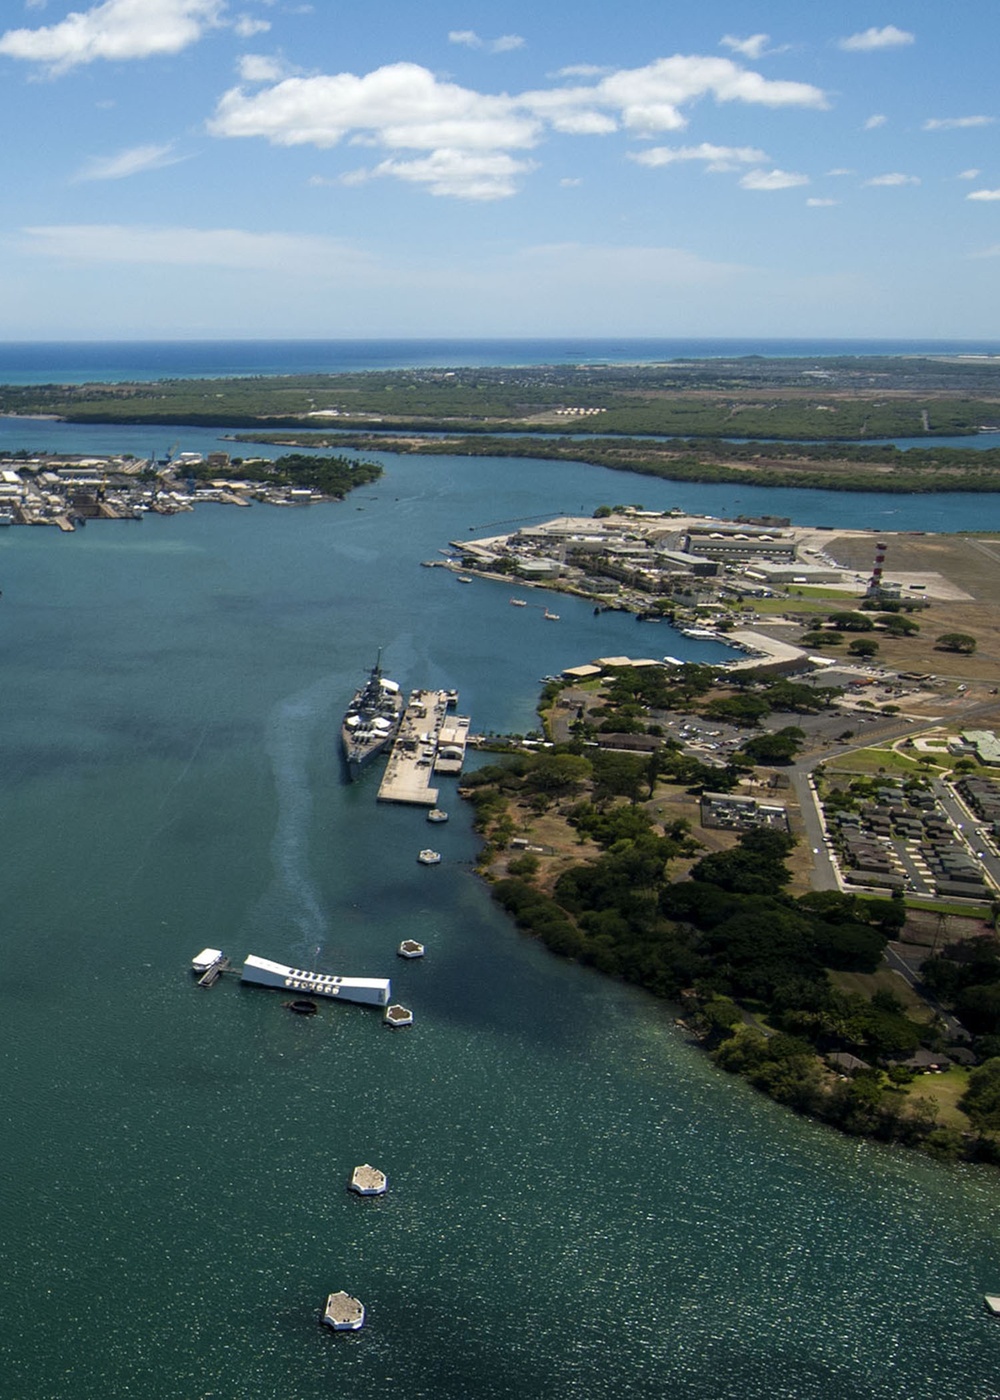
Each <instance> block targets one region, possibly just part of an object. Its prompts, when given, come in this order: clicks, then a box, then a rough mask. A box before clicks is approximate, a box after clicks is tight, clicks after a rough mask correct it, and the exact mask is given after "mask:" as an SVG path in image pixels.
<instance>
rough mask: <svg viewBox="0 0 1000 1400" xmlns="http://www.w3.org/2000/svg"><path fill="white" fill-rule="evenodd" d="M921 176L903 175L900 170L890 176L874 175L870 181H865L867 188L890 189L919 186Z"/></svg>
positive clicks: (892, 172)
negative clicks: (896, 186)
mask: <svg viewBox="0 0 1000 1400" xmlns="http://www.w3.org/2000/svg"><path fill="white" fill-rule="evenodd" d="M919 184H920V176H919V175H902V174H901V173H900V172H899V171H898V170H893V171H891V172H890V173H889V174H888V175H873V176H872V178H871V179H870V180H865V181H864V186H865V187H873V188H878V187H880V186H881V187H889V186H892V185H919Z"/></svg>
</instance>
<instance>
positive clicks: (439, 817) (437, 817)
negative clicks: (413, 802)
mask: <svg viewBox="0 0 1000 1400" xmlns="http://www.w3.org/2000/svg"><path fill="white" fill-rule="evenodd" d="M427 820H428V821H429V822H446V821H447V820H448V813H447V812H443V811H442V810H441V808H440V807H432V808H431V810H430V811H429V812H428V813H427Z"/></svg>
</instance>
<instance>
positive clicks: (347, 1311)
mask: <svg viewBox="0 0 1000 1400" xmlns="http://www.w3.org/2000/svg"><path fill="white" fill-rule="evenodd" d="M323 1321H324V1323H325V1324H326V1326H327V1327H332V1328H333V1330H334V1331H335V1332H357V1331H360V1329H361V1328H362V1327H363V1326H364V1325H365V1307H364V1304H363V1303H360V1302H359V1301H358V1299H357V1298H352V1297H351V1295H350V1294H349V1293H331V1294H330V1296H329V1297H328V1298H327V1300H326V1307H325V1308H324V1309H323Z"/></svg>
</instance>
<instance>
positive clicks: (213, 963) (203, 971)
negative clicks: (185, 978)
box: [191, 948, 230, 987]
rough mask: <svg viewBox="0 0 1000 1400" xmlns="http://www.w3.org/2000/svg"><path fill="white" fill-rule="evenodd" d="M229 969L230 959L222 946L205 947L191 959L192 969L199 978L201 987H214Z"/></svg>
mask: <svg viewBox="0 0 1000 1400" xmlns="http://www.w3.org/2000/svg"><path fill="white" fill-rule="evenodd" d="M229 970H230V962H229V959H228V958H227V957H226V955H225V953H223V951H222V949H221V948H203V949H202V950H201V952H200V953H198V954H197V956H196V957H193V958H192V959H191V971H192V972H193V973H194V974H195V976H196V977H197V978H198V986H199V987H214V986H215V984H216V982H218V980H219V978H220V977H221V976H222V974H223V973H224V972H228V971H229Z"/></svg>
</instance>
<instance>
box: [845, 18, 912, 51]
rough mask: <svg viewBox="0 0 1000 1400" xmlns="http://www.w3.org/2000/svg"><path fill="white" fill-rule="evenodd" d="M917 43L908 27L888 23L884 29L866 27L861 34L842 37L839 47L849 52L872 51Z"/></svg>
mask: <svg viewBox="0 0 1000 1400" xmlns="http://www.w3.org/2000/svg"><path fill="white" fill-rule="evenodd" d="M914 43H916V38H915V36H914V35H913V34H911V33H910V32H909V31H908V30H906V29H897V28H896V26H895V25H894V24H887V25H885V26H884V27H883V28H882V29H875V28H872V29H866V30H864V32H863V33H861V34H851V35H849V36H848V37H847V38H846V39H840V40H839V41H838V43H837V47H838V48H840V49H846V50H847V52H848V53H871V52H872V51H873V50H875V49H899V48H904V47H905V46H906V45H907V44H914Z"/></svg>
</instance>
